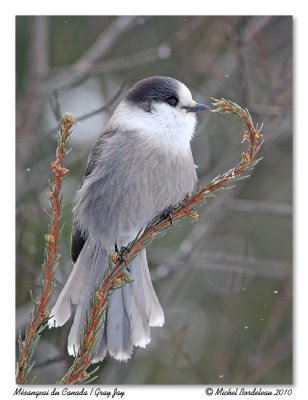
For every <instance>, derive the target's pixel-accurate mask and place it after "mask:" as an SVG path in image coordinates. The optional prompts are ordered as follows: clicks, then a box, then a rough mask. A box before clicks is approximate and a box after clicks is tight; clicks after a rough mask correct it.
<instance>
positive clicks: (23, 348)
mask: <svg viewBox="0 0 308 400" xmlns="http://www.w3.org/2000/svg"><path fill="white" fill-rule="evenodd" d="M73 122H74V118H73V116H72V114H70V113H65V114H64V115H63V116H62V118H61V121H60V124H59V125H60V135H59V140H58V147H57V151H56V160H55V161H54V162H52V163H51V164H50V166H51V169H52V183H50V192H49V193H48V196H49V201H50V205H51V210H52V214H51V221H50V228H49V232H48V234H47V235H45V240H46V244H45V250H44V262H43V264H42V273H41V285H40V292H39V295H38V297H35V296H34V295H33V293H32V291H31V290H30V297H31V300H32V301H33V303H34V310H33V312H32V313H31V315H30V318H29V322H28V325H27V328H26V332H25V337H24V339H22V338H21V334H20V335H19V339H18V343H19V356H18V360H17V366H16V383H18V384H24V383H27V377H28V376H29V373H30V371H31V369H32V367H33V365H34V363H31V361H32V358H33V355H34V352H35V349H36V346H37V344H38V342H39V340H40V336H41V333H42V332H43V330H44V329H45V327H46V322H47V320H48V317H49V312H50V311H49V310H48V303H49V299H50V296H51V294H52V292H53V289H54V282H53V277H54V272H55V269H56V266H57V264H58V262H59V260H60V254H58V240H59V234H60V231H61V227H60V219H61V210H62V206H61V185H62V180H63V178H64V177H65V176H66V174H67V173H68V172H69V170H68V169H66V168H64V167H63V165H62V161H63V158H64V157H65V154H66V152H67V150H66V144H67V140H68V138H69V136H70V134H71V128H72V125H73Z"/></svg>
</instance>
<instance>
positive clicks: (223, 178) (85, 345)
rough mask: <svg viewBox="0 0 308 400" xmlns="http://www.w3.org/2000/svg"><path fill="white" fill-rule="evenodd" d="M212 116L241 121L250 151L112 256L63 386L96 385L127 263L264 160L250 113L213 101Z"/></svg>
mask: <svg viewBox="0 0 308 400" xmlns="http://www.w3.org/2000/svg"><path fill="white" fill-rule="evenodd" d="M213 100H214V102H213V103H212V104H213V107H214V108H213V109H212V110H211V111H212V112H218V113H230V114H232V115H235V116H236V117H238V118H240V120H241V121H242V122H243V123H244V125H245V128H246V130H245V132H244V137H243V142H244V141H246V142H248V144H249V145H248V149H247V151H246V152H243V153H242V157H241V160H240V162H239V163H238V164H237V165H236V166H235V167H233V168H231V169H230V170H228V171H226V172H225V173H224V174H221V175H218V176H217V177H216V178H214V179H213V180H212V181H211V182H210V183H209V184H207V185H206V186H204V187H203V188H201V189H200V190H199V191H197V192H196V193H195V194H193V195H192V196H188V195H187V196H186V197H185V199H183V201H181V202H180V203H179V204H178V205H177V206H175V207H174V208H173V209H172V210H168V211H169V215H171V218H170V219H168V218H166V216H165V214H162V215H159V216H157V217H156V218H155V219H154V220H153V221H152V222H151V223H150V224H149V225H148V226H147V227H146V228H145V229H144V230H143V231H141V232H139V234H138V235H137V237H136V238H135V239H134V240H133V241H132V242H131V243H130V244H129V245H128V246H127V252H126V253H125V260H123V258H122V257H118V255H117V253H114V254H113V255H112V256H110V259H109V267H108V269H107V270H106V272H105V274H104V276H103V277H102V279H101V280H100V282H99V283H98V285H97V287H96V289H95V291H94V296H93V298H92V299H91V301H90V305H89V312H88V315H87V320H86V323H85V327H84V332H83V333H81V344H80V348H79V350H78V353H77V355H76V356H75V359H74V361H73V363H72V366H71V367H70V368H69V370H68V371H67V373H66V374H65V376H64V377H63V378H62V379H61V381H60V383H61V384H76V383H79V384H80V383H89V382H91V381H93V380H94V379H95V378H96V376H95V373H96V372H97V370H98V368H99V367H96V368H95V369H94V370H92V371H90V372H89V371H88V370H89V367H90V365H91V363H92V360H93V356H94V355H93V350H94V347H95V344H96V342H97V333H98V331H99V328H100V326H101V325H102V324H103V323H104V319H105V315H106V310H107V307H108V301H109V297H110V295H112V291H113V290H115V289H117V288H119V287H122V286H123V285H125V284H127V283H129V282H130V281H131V275H130V273H129V272H128V271H127V263H129V262H130V261H132V260H133V259H134V258H135V257H136V255H137V254H138V253H140V251H142V249H144V248H145V247H147V246H148V245H149V244H150V243H151V242H152V240H153V239H154V238H155V237H157V236H159V235H162V234H164V233H166V231H167V230H168V229H170V228H171V227H173V226H174V225H175V224H176V222H177V221H179V220H182V219H185V218H186V219H187V218H189V219H190V221H191V222H195V221H197V220H198V213H197V211H196V208H197V207H198V206H199V205H200V204H202V203H203V202H204V201H206V200H207V199H208V198H211V197H215V195H216V193H217V192H218V191H219V190H224V189H230V188H232V187H233V183H235V182H236V181H239V180H241V179H244V178H248V177H249V175H248V173H249V172H250V171H251V170H252V168H253V167H254V166H255V165H256V164H257V163H258V162H259V161H260V160H261V158H259V159H255V157H256V155H257V153H258V151H259V149H260V147H261V145H262V143H263V135H262V134H261V130H262V125H261V126H260V127H258V125H257V126H256V127H255V126H254V124H253V121H252V118H251V115H250V113H249V111H248V110H247V109H243V108H241V107H240V106H239V105H238V104H236V103H234V102H232V101H229V100H225V99H220V100H218V99H213Z"/></svg>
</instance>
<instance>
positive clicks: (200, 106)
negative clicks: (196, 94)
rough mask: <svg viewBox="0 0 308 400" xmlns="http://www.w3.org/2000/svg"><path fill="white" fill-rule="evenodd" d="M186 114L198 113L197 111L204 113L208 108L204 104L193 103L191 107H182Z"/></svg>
mask: <svg viewBox="0 0 308 400" xmlns="http://www.w3.org/2000/svg"><path fill="white" fill-rule="evenodd" d="M183 108H185V110H186V111H187V112H199V111H206V110H209V109H210V107H208V106H206V105H205V104H200V103H195V104H193V105H192V106H188V107H183Z"/></svg>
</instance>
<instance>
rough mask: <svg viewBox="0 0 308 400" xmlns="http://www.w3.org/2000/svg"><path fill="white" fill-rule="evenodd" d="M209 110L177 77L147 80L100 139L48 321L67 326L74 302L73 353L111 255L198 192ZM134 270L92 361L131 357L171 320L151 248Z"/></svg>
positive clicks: (112, 306) (113, 303) (112, 303)
mask: <svg viewBox="0 0 308 400" xmlns="http://www.w3.org/2000/svg"><path fill="white" fill-rule="evenodd" d="M208 108H209V107H207V106H206V105H204V104H200V103H197V102H195V101H194V100H193V98H192V94H191V92H190V90H189V89H188V88H187V86H186V85H185V84H184V83H182V82H180V81H178V80H176V79H175V78H171V77H167V76H152V77H148V78H144V79H142V80H140V81H138V82H137V83H135V84H134V85H133V86H132V87H131V89H129V90H128V92H127V93H126V94H125V96H124V97H123V99H122V100H121V101H120V103H119V105H118V106H117V108H116V109H115V111H114V113H113V115H112V116H111V118H110V120H109V122H108V123H107V125H106V128H105V130H104V132H103V133H102V134H101V135H100V136H99V137H98V139H97V141H96V144H95V145H94V147H93V149H92V151H91V153H90V155H89V158H88V164H87V168H86V172H85V175H84V177H83V179H82V181H81V184H80V187H79V189H78V191H77V194H76V198H75V201H74V207H73V222H72V234H71V257H72V261H73V264H74V266H73V268H72V271H71V273H70V275H69V277H68V279H67V281H66V284H65V286H64V287H63V289H62V291H61V293H60V295H59V297H58V299H57V301H56V303H55V305H54V306H53V308H52V310H51V313H50V315H51V317H50V319H49V321H48V325H49V328H52V327H59V326H62V325H63V324H65V322H66V321H67V320H68V319H69V318H70V316H71V313H72V304H74V305H76V306H77V309H76V312H75V316H74V320H73V323H72V326H71V329H70V333H69V336H68V345H67V348H68V353H69V354H70V355H72V356H75V355H76V354H77V352H78V350H79V347H80V340H81V338H80V336H81V333H82V332H83V328H84V324H85V321H86V314H87V312H88V309H89V301H90V299H91V296H92V295H93V292H94V289H95V287H96V284H97V282H98V280H99V279H100V278H101V277H102V276H103V274H104V271H105V270H106V268H107V267H108V257H110V255H111V254H112V253H114V252H115V250H116V251H119V250H118V249H122V248H124V249H125V247H126V246H127V245H128V244H129V243H130V242H131V241H133V240H134V239H135V237H136V236H137V234H138V233H140V232H142V230H144V229H145V227H146V226H147V225H148V224H149V223H150V222H151V221H152V220H153V218H155V217H157V216H158V215H162V213H164V212H165V211H166V210H170V207H174V206H176V205H177V204H178V203H179V202H180V201H182V200H183V199H184V198H185V196H187V195H191V194H192V193H193V192H194V190H195V188H196V184H197V174H196V166H195V164H194V160H193V156H192V151H191V146H190V143H191V140H192V138H193V136H194V133H195V130H196V124H197V118H196V113H197V112H202V111H206V110H207V109H208ZM169 217H170V215H169ZM171 218H172V216H171ZM129 270H130V273H131V276H132V282H130V283H128V284H126V285H124V286H123V287H121V288H119V289H116V290H114V291H113V293H112V294H111V296H110V299H109V304H108V308H107V311H106V315H105V320H104V322H103V324H102V325H101V327H100V329H99V331H98V333H97V335H98V336H97V337H98V339H97V342H96V345H95V348H94V351H93V360H92V362H93V363H97V362H99V361H101V360H103V359H104V358H105V356H106V355H107V354H109V355H110V356H111V357H113V358H115V359H116V360H119V361H127V360H128V359H130V358H131V356H132V353H133V349H134V347H143V348H145V347H146V346H147V345H148V344H149V343H150V341H151V331H150V328H151V327H154V326H158V327H161V326H163V325H164V321H165V317H164V312H163V309H162V307H161V305H160V302H159V300H158V298H157V295H156V293H155V291H154V288H153V285H152V282H151V277H150V273H149V268H148V264H147V257H146V250H145V249H143V250H142V251H141V252H140V253H139V254H138V255H137V256H136V257H135V258H134V259H133V260H132V261H131V262H130V263H129Z"/></svg>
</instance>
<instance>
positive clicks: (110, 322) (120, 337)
mask: <svg viewBox="0 0 308 400" xmlns="http://www.w3.org/2000/svg"><path fill="white" fill-rule="evenodd" d="M107 265H108V259H107V252H106V250H104V249H102V248H101V247H100V246H96V248H95V249H93V248H92V249H91V248H90V246H89V243H88V241H87V242H86V243H85V245H84V247H83V249H82V251H81V253H80V255H79V257H78V260H77V262H76V264H75V266H74V269H73V271H72V273H71V275H70V276H69V278H68V281H67V283H66V285H65V287H64V288H63V290H62V292H61V294H60V296H59V299H58V300H57V302H56V304H55V306H54V308H53V309H52V312H51V315H53V317H52V318H51V320H50V321H49V327H53V326H61V325H63V324H64V323H65V322H66V321H67V319H68V318H69V317H70V314H71V303H73V304H78V307H77V311H76V314H75V317H74V322H73V325H72V327H71V330H70V334H69V338H68V351H69V354H71V355H74V354H75V353H76V352H77V351H78V348H79V345H80V335H81V334H82V331H83V327H84V323H85V319H86V313H87V308H88V302H89V299H90V298H91V296H92V294H93V290H94V288H95V284H96V283H97V281H98V280H99V278H100V277H101V276H102V275H103V273H104V271H105V269H106V267H107ZM130 270H131V274H132V277H133V282H131V283H129V284H127V285H125V286H123V287H122V288H120V289H117V290H115V291H114V292H113V293H112V295H111V296H110V299H109V305H108V309H107V312H106V319H105V322H104V324H103V325H102V326H101V328H100V331H99V333H98V335H99V338H98V342H97V344H96V348H95V357H94V359H93V362H99V361H101V360H102V359H103V358H104V357H105V355H106V353H107V351H108V352H109V353H110V355H111V356H112V357H114V358H115V359H117V360H120V361H126V360H127V359H129V358H130V357H131V354H132V352H133V347H134V346H140V347H145V346H146V345H147V344H148V343H149V342H150V341H151V338H150V326H162V325H163V324H164V313H163V310H162V308H161V306H160V304H159V301H158V299H157V296H156V294H155V292H154V288H153V286H152V282H151V278H150V273H149V269H148V264H147V260H146V253H145V250H143V251H142V252H141V253H140V254H138V256H137V257H136V258H135V259H134V260H133V261H132V262H131V263H130Z"/></svg>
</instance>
